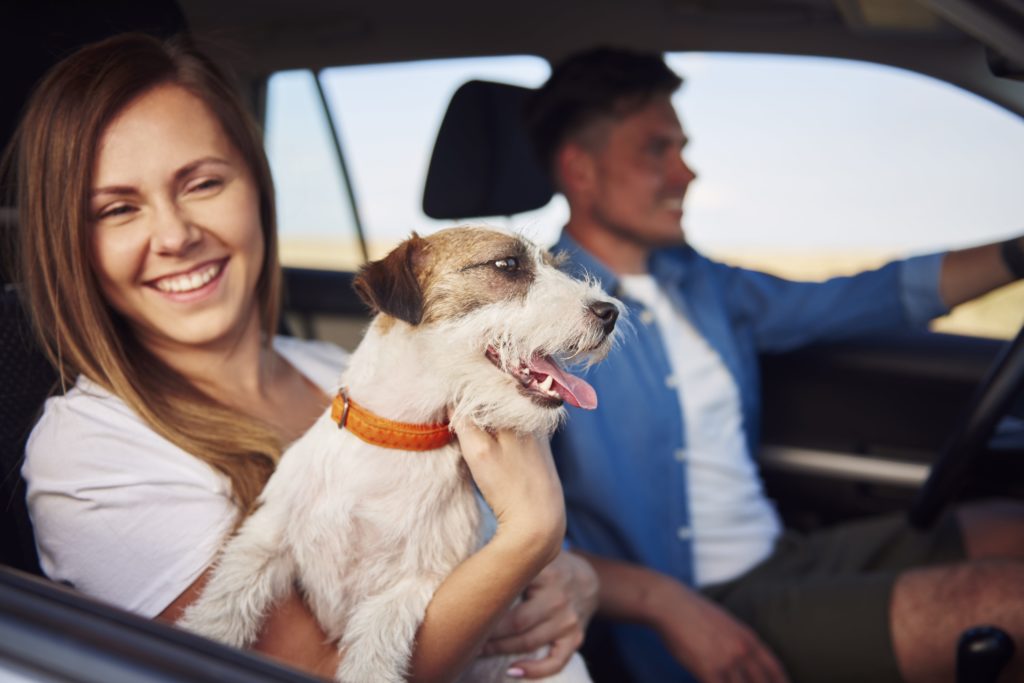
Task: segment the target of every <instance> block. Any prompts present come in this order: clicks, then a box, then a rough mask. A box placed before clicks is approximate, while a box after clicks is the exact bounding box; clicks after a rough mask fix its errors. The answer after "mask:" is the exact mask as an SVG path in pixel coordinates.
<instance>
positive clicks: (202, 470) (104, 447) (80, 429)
mask: <svg viewBox="0 0 1024 683" xmlns="http://www.w3.org/2000/svg"><path fill="white" fill-rule="evenodd" d="M170 470H173V471H174V472H175V473H176V476H177V477H183V478H186V479H192V478H194V477H199V478H200V479H202V480H204V482H205V483H206V484H207V485H208V486H212V487H215V488H217V489H219V488H222V485H221V482H220V481H219V478H218V476H217V475H216V474H215V473H214V472H213V470H212V469H210V468H209V466H207V465H205V464H204V463H202V462H200V461H198V460H197V459H196V458H193V457H191V456H190V455H188V454H187V453H185V452H184V451H183V450H181V449H180V448H179V447H178V446H176V445H175V444H173V443H171V442H170V441H169V440H167V439H165V438H164V437H163V436H161V435H160V434H158V433H157V432H155V431H154V430H153V428H152V427H150V426H149V425H148V424H147V423H146V422H145V421H144V420H143V419H142V418H141V417H140V416H139V415H138V414H137V413H136V412H135V411H134V410H132V408H131V407H130V406H128V404H127V403H125V402H124V401H123V400H121V399H120V398H119V397H117V396H115V395H114V394H112V393H111V392H109V391H107V390H106V389H104V388H103V387H101V386H100V385H98V384H96V383H95V382H92V381H90V380H88V379H86V378H84V377H81V378H79V380H78V381H77V382H76V383H75V385H74V386H73V387H71V388H70V389H69V390H68V391H67V392H65V393H64V394H62V395H58V396H53V397H51V398H49V399H47V401H46V404H45V406H44V408H43V413H42V415H41V417H40V418H39V420H38V421H37V422H36V424H35V426H34V427H33V428H32V433H31V434H30V435H29V438H28V442H27V443H26V445H25V461H24V464H23V466H22V472H23V474H24V475H25V478H26V480H28V482H29V483H30V486H33V487H34V485H35V484H38V483H41V482H42V481H47V482H51V483H54V482H56V481H67V480H79V481H82V480H88V481H92V480H94V479H97V478H100V479H103V480H104V481H109V482H111V483H112V482H113V481H114V480H116V481H120V480H121V479H131V478H134V477H139V476H141V475H143V474H145V475H146V476H166V475H167V474H168V473H169V471H170ZM161 472H162V474H161Z"/></svg>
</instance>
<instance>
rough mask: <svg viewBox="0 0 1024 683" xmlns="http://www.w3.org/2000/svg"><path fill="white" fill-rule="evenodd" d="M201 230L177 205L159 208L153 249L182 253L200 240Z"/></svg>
mask: <svg viewBox="0 0 1024 683" xmlns="http://www.w3.org/2000/svg"><path fill="white" fill-rule="evenodd" d="M201 234H202V233H201V231H200V230H199V228H198V227H196V225H195V224H194V223H193V222H192V221H191V220H189V217H188V216H187V215H186V214H185V213H184V212H183V211H182V210H181V209H179V208H178V207H176V206H166V207H161V208H158V209H157V211H156V216H155V220H154V226H153V234H152V237H151V240H152V247H153V250H154V251H156V252H158V253H161V254H174V255H180V254H181V253H183V252H186V251H188V250H189V248H191V247H192V245H194V244H195V243H196V242H198V241H199V239H200V236H201Z"/></svg>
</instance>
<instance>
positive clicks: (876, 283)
mask: <svg viewBox="0 0 1024 683" xmlns="http://www.w3.org/2000/svg"><path fill="white" fill-rule="evenodd" d="M552 251H555V252H559V251H562V252H565V253H566V254H567V255H568V256H569V260H568V265H567V267H568V268H569V270H570V272H572V273H573V274H575V275H582V274H584V273H586V274H590V275H591V276H594V277H596V278H598V279H599V280H600V282H601V284H602V286H603V287H604V289H605V291H607V292H608V293H610V294H613V295H615V296H618V297H619V298H620V299H622V300H623V302H624V303H625V304H626V306H627V307H628V309H629V320H630V321H631V325H630V326H628V327H631V329H628V328H627V329H626V330H623V331H622V337H621V339H620V343H619V344H618V345H617V346H616V348H614V349H613V350H612V352H611V353H610V354H609V356H608V358H607V359H606V360H605V361H604V362H603V363H601V364H600V365H598V366H596V367H594V368H592V369H591V370H590V371H589V372H588V373H587V375H586V379H587V381H588V382H590V383H591V384H592V385H593V386H594V389H595V390H596V391H597V396H598V408H597V409H596V410H593V411H584V410H575V409H572V408H570V412H569V418H568V420H567V422H566V424H565V425H564V426H563V427H562V429H560V430H559V431H558V432H557V433H556V435H555V437H554V440H553V442H552V448H553V450H554V453H555V460H556V464H557V466H558V471H559V474H560V475H561V478H562V484H563V487H564V490H565V500H566V507H567V511H568V536H569V542H570V544H571V545H573V546H575V547H579V548H581V549H584V550H587V551H590V552H593V553H595V554H598V555H602V556H605V557H610V558H617V559H621V560H626V561H629V562H633V563H638V564H642V565H645V566H647V567H650V568H652V569H655V570H657V571H660V572H663V573H665V574H668V575H670V576H673V577H675V578H676V579H678V580H679V581H681V582H683V583H684V584H687V585H691V586H692V585H693V558H692V547H691V546H692V544H691V540H690V537H691V533H690V531H689V510H688V504H687V497H686V491H687V483H686V464H685V463H686V460H685V455H684V454H685V449H686V426H685V425H684V424H683V418H682V411H681V409H680V406H679V398H678V393H677V391H676V388H675V379H674V378H673V377H672V370H671V367H670V365H669V360H668V356H667V354H666V351H665V345H666V344H670V343H672V340H671V339H662V338H661V335H660V334H659V333H658V328H657V326H656V325H654V324H652V323H645V322H644V321H643V318H642V317H641V315H640V313H641V312H642V310H643V307H642V305H641V304H639V303H638V302H635V301H630V300H628V299H625V298H624V297H623V296H622V293H621V292H620V291H619V288H618V281H617V278H616V276H615V275H614V274H613V273H612V272H611V271H610V270H608V268H606V267H605V266H604V265H603V264H601V263H600V262H599V261H597V260H596V259H595V258H594V257H593V256H591V255H590V254H589V253H587V252H586V251H584V250H583V249H582V248H581V247H580V246H579V245H578V244H577V243H576V242H575V241H574V240H573V239H572V238H571V237H569V235H568V234H567V233H564V232H563V234H562V236H561V238H560V240H559V241H558V243H557V244H556V245H555V247H553V249H552ZM941 262H942V255H941V254H934V255H929V256H921V257H915V258H911V259H907V260H904V261H898V262H894V263H890V264H888V265H886V266H883V267H882V268H880V269H878V270H874V271H869V272H866V273H861V274H859V275H856V276H853V277H841V278H835V279H832V280H829V281H827V282H824V283H806V282H793V281H788V280H783V279H780V278H777V277H774V276H771V275H766V274H764V273H758V272H754V271H750V270H744V269H741V268H735V267H731V266H727V265H724V264H721V263H716V262H714V261H711V260H710V259H707V258H705V257H704V256H702V255H700V254H699V253H697V252H696V251H695V250H694V249H693V248H691V247H689V246H682V247H674V248H668V249H663V250H660V251H656V252H654V253H653V254H652V256H651V257H650V261H649V264H648V266H649V271H650V273H651V274H652V275H653V276H654V278H655V279H656V281H657V282H658V283H659V285H660V286H661V287H662V288H663V289H664V291H665V292H666V293H667V295H668V296H669V298H670V299H671V301H672V303H673V304H674V305H675V306H676V307H677V308H678V309H679V310H681V311H684V312H685V313H686V315H687V316H688V317H689V318H690V320H691V321H692V323H693V325H694V326H695V327H696V328H697V330H698V331H699V332H700V333H701V334H702V335H703V336H704V337H705V338H706V339H707V340H708V342H709V343H710V345H711V346H712V347H713V348H714V349H715V350H716V351H717V352H718V353H719V354H720V356H721V358H722V361H723V362H724V364H725V366H726V368H727V369H728V370H729V372H731V373H732V375H733V377H734V378H735V380H736V384H737V386H738V387H739V391H740V397H741V411H742V416H743V425H744V429H745V432H746V434H745V436H746V440H747V445H748V449H749V452H750V453H756V452H757V443H758V433H759V421H760V411H761V407H760V405H759V399H760V383H759V374H758V354H759V353H760V352H765V351H774V352H778V351H786V350H788V349H793V348H796V347H799V346H801V345H803V344H807V343H810V342H815V341H824V340H829V339H839V338H842V337H846V336H851V335H854V334H863V333H868V332H872V331H882V330H891V329H897V328H904V327H911V326H921V325H924V324H925V323H926V322H927V321H928V320H930V319H931V318H933V317H935V316H937V315H941V314H943V313H945V312H946V307H945V306H944V305H943V304H942V302H941V300H940V298H939V294H938V280H939V269H940V266H941ZM644 318H646V316H645V317H644ZM701 627H702V626H701V625H700V624H694V628H701ZM613 628H614V637H615V639H616V644H617V646H618V649H619V651H620V653H621V655H622V656H623V658H624V660H625V664H626V665H627V668H628V669H629V670H630V671H631V673H632V674H633V676H634V678H635V679H636V680H637V681H645V682H646V681H651V682H652V683H662V682H668V681H676V680H688V678H687V675H686V673H685V671H684V670H683V669H682V668H681V667H680V666H679V665H678V664H677V663H676V662H675V660H674V659H673V658H672V657H671V655H669V654H668V652H667V650H665V648H664V647H662V645H661V643H660V640H659V639H658V638H657V636H656V635H655V634H654V632H653V631H651V630H650V629H646V628H644V627H641V626H637V625H633V624H617V625H615V626H614V627H613Z"/></svg>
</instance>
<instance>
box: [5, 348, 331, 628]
mask: <svg viewBox="0 0 1024 683" xmlns="http://www.w3.org/2000/svg"><path fill="white" fill-rule="evenodd" d="M274 348H275V349H276V350H277V351H278V352H279V353H280V354H281V355H282V356H283V357H284V358H285V359H286V360H287V361H288V362H289V363H291V364H292V365H293V366H294V367H295V368H296V369H297V370H298V371H299V372H301V373H302V374H303V375H305V376H306V377H307V378H309V380H310V381H312V382H313V383H314V384H316V385H317V386H318V387H320V388H321V389H323V390H324V391H325V392H327V393H329V394H330V393H333V392H334V391H335V390H336V389H337V386H338V381H339V379H340V377H341V372H342V370H343V369H344V366H345V364H346V363H347V362H348V354H347V353H346V352H345V351H343V350H341V349H340V348H338V347H337V346H334V345H332V344H329V343H326V342H320V341H306V340H300V339H293V338H288V337H277V338H275V339H274ZM22 474H23V475H24V477H25V481H26V483H27V486H28V491H27V501H28V508H29V513H30V515H31V517H32V524H33V527H34V530H35V537H36V548H37V550H38V551H39V561H40V564H41V565H42V568H43V571H44V572H45V573H46V575H47V576H48V577H50V578H51V579H53V580H55V581H60V582H64V583H67V584H70V585H72V586H74V587H75V588H76V589H78V590H79V591H81V592H83V593H85V594H87V595H90V596H92V597H95V598H98V599H100V600H103V601H105V602H108V603H111V604H114V605H117V606H119V607H121V608H123V609H126V610H129V611H132V612H135V613H138V614H140V615H142V616H145V617H149V618H152V617H155V616H156V615H158V614H159V613H160V612H162V611H163V610H164V609H165V608H166V607H167V606H168V605H169V604H170V603H171V602H173V601H174V599H175V598H177V597H178V596H179V595H181V593H182V592H183V591H184V590H185V589H186V588H188V587H189V586H190V585H192V583H193V582H194V581H195V580H196V579H197V578H198V577H199V575H200V574H202V573H203V571H204V570H205V569H206V568H207V567H208V566H209V565H210V563H211V561H212V560H213V559H214V557H215V555H216V554H217V551H218V550H219V548H220V546H221V543H222V542H223V540H224V537H225V535H226V534H227V533H228V532H229V531H230V530H231V528H232V526H233V524H234V522H235V519H236V517H237V513H238V511H237V509H236V508H235V506H234V505H233V504H232V502H231V499H230V495H231V484H230V481H229V480H228V479H227V477H225V476H224V475H223V474H221V473H220V472H217V471H216V470H214V469H213V468H211V467H210V466H209V465H207V464H206V463H204V462H202V461H200V460H198V459H196V458H195V457H193V456H192V455H190V454H188V453H186V452H185V451H183V450H181V449H180V448H179V447H178V446H175V445H174V444H172V443H171V442H170V441H167V440H166V439H165V438H164V437H162V436H160V435H159V434H157V433H156V432H154V431H153V430H152V429H151V428H150V427H149V426H148V425H147V424H146V423H145V422H143V421H142V419H141V418H139V416H138V415H136V414H135V413H134V412H133V411H132V410H131V409H130V408H129V407H128V406H127V405H126V404H125V403H124V402H123V401H122V400H121V399H119V398H117V397H116V396H114V395H112V394H111V393H110V392H108V391H106V390H104V389H102V388H101V387H99V386H97V385H96V384H94V383H93V382H91V381H89V380H88V379H85V378H80V379H79V380H78V382H77V383H76V384H75V386H74V387H73V388H72V389H71V390H70V391H68V392H67V394H65V395H64V396H57V397H53V398H50V399H49V400H47V402H46V407H45V410H44V412H43V416H42V418H40V420H39V422H38V423H37V424H36V426H35V428H34V429H33V431H32V434H31V436H30V437H29V440H28V444H27V446H26V449H25V463H24V465H23V466H22Z"/></svg>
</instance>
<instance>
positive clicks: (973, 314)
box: [281, 239, 1024, 339]
mask: <svg viewBox="0 0 1024 683" xmlns="http://www.w3.org/2000/svg"><path fill="white" fill-rule="evenodd" d="M392 246H394V245H393V244H390V243H389V244H379V245H371V246H370V257H371V258H380V257H381V256H383V255H384V254H385V253H386V252H387V250H388V249H390V248H391V247H392ZM709 255H710V256H713V257H714V258H717V259H719V260H722V261H725V262H727V263H733V264H736V265H740V266H744V267H749V268H757V269H759V270H764V271H766V272H769V273H774V274H776V275H780V276H782V277H788V278H792V279H797V280H823V279H825V278H828V277H831V276H835V275H850V274H853V273H856V272H859V271H861V270H864V269H867V268H873V267H876V266H879V265H881V264H883V263H885V262H886V261H887V260H889V259H890V258H892V257H894V256H895V255H894V254H891V253H886V252H879V251H850V250H843V251H829V250H814V251H800V250H787V251H782V250H775V251H773V250H757V251H752V250H729V251H719V252H714V253H710V254H709ZM281 256H282V260H283V261H284V263H286V264H288V265H293V266H302V267H306V268H330V269H341V270H355V269H356V268H358V267H359V264H360V262H361V261H362V258H361V256H360V254H359V251H358V248H357V246H356V244H355V243H354V241H352V240H345V239H338V240H325V239H316V240H298V239H288V240H283V241H282V244H281ZM1021 325H1024V282H1018V283H1016V284H1014V285H1011V286H1009V287H1004V288H1002V289H1001V290H998V291H996V292H993V293H991V294H989V295H988V296H985V297H982V298H981V299H978V300H976V301H972V302H971V303H968V304H964V305H963V306H960V307H958V308H957V309H955V310H954V311H953V312H952V313H951V314H950V315H947V316H945V317H943V318H940V319H938V320H936V321H935V322H934V323H932V328H933V329H935V330H937V331H940V332H949V333H954V334H968V335H975V336H982V337H994V338H999V339H1009V338H1011V337H1013V335H1015V334H1016V333H1017V331H1018V330H1019V329H1020V328H1021Z"/></svg>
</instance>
